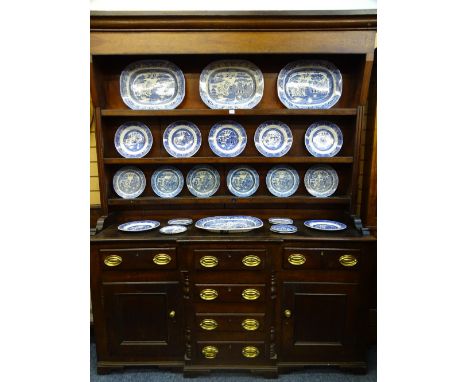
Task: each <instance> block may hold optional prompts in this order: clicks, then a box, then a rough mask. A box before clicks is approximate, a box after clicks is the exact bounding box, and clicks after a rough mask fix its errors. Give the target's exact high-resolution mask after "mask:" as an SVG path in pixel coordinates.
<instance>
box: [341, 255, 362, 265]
mask: <svg viewBox="0 0 468 382" xmlns="http://www.w3.org/2000/svg"><path fill="white" fill-rule="evenodd" d="M339 261H340V264H341V265H342V266H343V267H354V266H355V265H356V264H357V263H358V261H357V259H356V256H354V255H343V256H341V257H340V260H339Z"/></svg>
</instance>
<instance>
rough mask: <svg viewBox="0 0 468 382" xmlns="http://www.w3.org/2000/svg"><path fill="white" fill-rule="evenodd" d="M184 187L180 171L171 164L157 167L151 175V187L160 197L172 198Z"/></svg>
mask: <svg viewBox="0 0 468 382" xmlns="http://www.w3.org/2000/svg"><path fill="white" fill-rule="evenodd" d="M183 187H184V176H183V175H182V172H181V171H180V170H179V169H177V168H175V167H173V166H162V167H158V168H157V169H156V170H155V171H154V172H153V175H152V176H151V188H152V189H153V191H154V193H155V194H156V195H157V196H159V197H161V198H173V197H175V196H177V195H179V194H180V192H181V191H182V188H183Z"/></svg>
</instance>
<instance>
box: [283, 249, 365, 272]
mask: <svg viewBox="0 0 468 382" xmlns="http://www.w3.org/2000/svg"><path fill="white" fill-rule="evenodd" d="M360 255H361V251H360V250H359V249H346V248H301V247H286V248H285V249H284V252H283V268H286V269H352V270H354V269H358V268H359V266H360V262H361V258H360Z"/></svg>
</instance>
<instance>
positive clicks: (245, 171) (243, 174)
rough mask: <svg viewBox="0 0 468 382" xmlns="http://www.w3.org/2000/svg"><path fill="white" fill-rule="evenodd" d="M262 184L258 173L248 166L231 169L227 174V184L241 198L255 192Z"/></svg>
mask: <svg viewBox="0 0 468 382" xmlns="http://www.w3.org/2000/svg"><path fill="white" fill-rule="evenodd" d="M259 185H260V180H259V177H258V173H257V171H256V170H255V169H253V168H252V167H248V166H239V167H235V168H233V169H231V170H230V171H229V173H228V176H227V186H228V189H229V191H231V193H232V194H233V195H236V196H239V197H241V198H244V197H247V196H251V195H253V194H255V192H256V191H257V189H258V186H259Z"/></svg>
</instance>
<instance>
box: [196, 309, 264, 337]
mask: <svg viewBox="0 0 468 382" xmlns="http://www.w3.org/2000/svg"><path fill="white" fill-rule="evenodd" d="M195 321H196V323H195V324H196V330H197V331H199V332H203V333H205V332H206V333H208V332H209V333H218V332H247V333H252V332H264V326H265V314H264V313H196V314H195Z"/></svg>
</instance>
